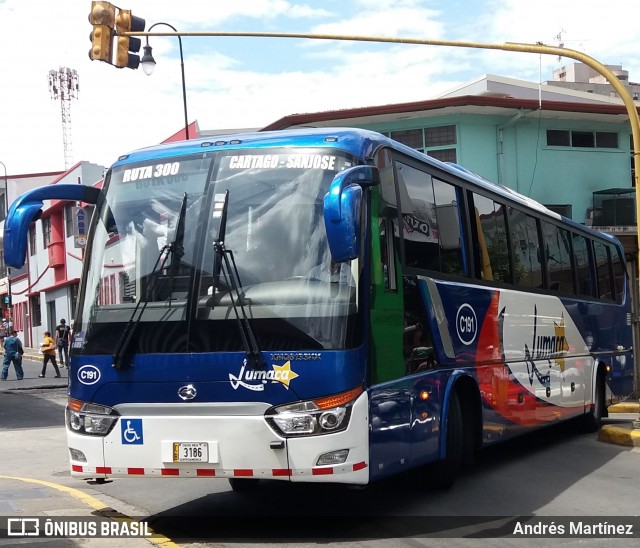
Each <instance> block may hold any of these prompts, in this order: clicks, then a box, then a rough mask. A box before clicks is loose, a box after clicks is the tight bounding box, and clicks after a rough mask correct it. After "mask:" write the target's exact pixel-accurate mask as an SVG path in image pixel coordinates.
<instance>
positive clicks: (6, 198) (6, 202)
mask: <svg viewBox="0 0 640 548" xmlns="http://www.w3.org/2000/svg"><path fill="white" fill-rule="evenodd" d="M0 165H2V168H3V169H4V223H5V224H6V222H7V215H9V178H8V177H7V166H5V165H4V162H0ZM2 244H3V245H4V235H3V237H2ZM3 257H4V254H3ZM2 262H3V263H4V260H3V261H2ZM5 269H6V273H7V298H8V299H9V302H8V303H7V304H8V306H7V310H8V311H9V317H8V318H7V320H8V321H9V328H10V329H13V321H12V319H13V318H12V314H11V310H12V307H13V302H12V299H11V269H10V268H9V267H8V266H5ZM9 334H10V333H9Z"/></svg>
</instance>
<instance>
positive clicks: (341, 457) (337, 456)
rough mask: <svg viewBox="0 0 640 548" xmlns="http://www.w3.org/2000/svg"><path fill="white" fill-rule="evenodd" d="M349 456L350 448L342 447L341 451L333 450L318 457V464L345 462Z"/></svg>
mask: <svg viewBox="0 0 640 548" xmlns="http://www.w3.org/2000/svg"><path fill="white" fill-rule="evenodd" d="M348 456H349V450H348V449H340V450H339V451H331V452H330V453H324V454H322V455H320V456H319V457H318V462H316V466H326V465H328V464H334V465H335V464H343V463H344V462H345V461H346V460H347V457H348Z"/></svg>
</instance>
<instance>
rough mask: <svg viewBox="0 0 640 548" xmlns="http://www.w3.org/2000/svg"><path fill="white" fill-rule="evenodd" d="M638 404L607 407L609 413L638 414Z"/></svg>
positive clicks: (639, 405) (639, 408)
mask: <svg viewBox="0 0 640 548" xmlns="http://www.w3.org/2000/svg"><path fill="white" fill-rule="evenodd" d="M638 412H640V404H637V403H616V404H615V405H611V406H609V413H638Z"/></svg>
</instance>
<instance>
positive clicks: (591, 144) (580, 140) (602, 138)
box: [547, 129, 618, 148]
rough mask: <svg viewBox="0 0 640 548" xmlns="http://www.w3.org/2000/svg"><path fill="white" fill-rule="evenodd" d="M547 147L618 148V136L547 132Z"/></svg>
mask: <svg viewBox="0 0 640 548" xmlns="http://www.w3.org/2000/svg"><path fill="white" fill-rule="evenodd" d="M547 146H550V147H575V148H618V134H617V133H615V132H613V131H569V130H564V129H548V130H547Z"/></svg>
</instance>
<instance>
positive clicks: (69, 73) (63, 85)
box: [49, 67, 80, 169]
mask: <svg viewBox="0 0 640 548" xmlns="http://www.w3.org/2000/svg"><path fill="white" fill-rule="evenodd" d="M79 91H80V86H79V80H78V73H77V72H76V71H75V70H74V69H70V68H67V67H60V68H59V69H58V70H50V71H49V92H50V93H51V98H52V99H54V100H55V101H58V100H59V101H60V109H61V111H62V140H63V143H64V167H65V169H68V168H69V167H71V164H72V162H73V151H72V148H73V147H72V144H71V99H77V98H78V92H79Z"/></svg>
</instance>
